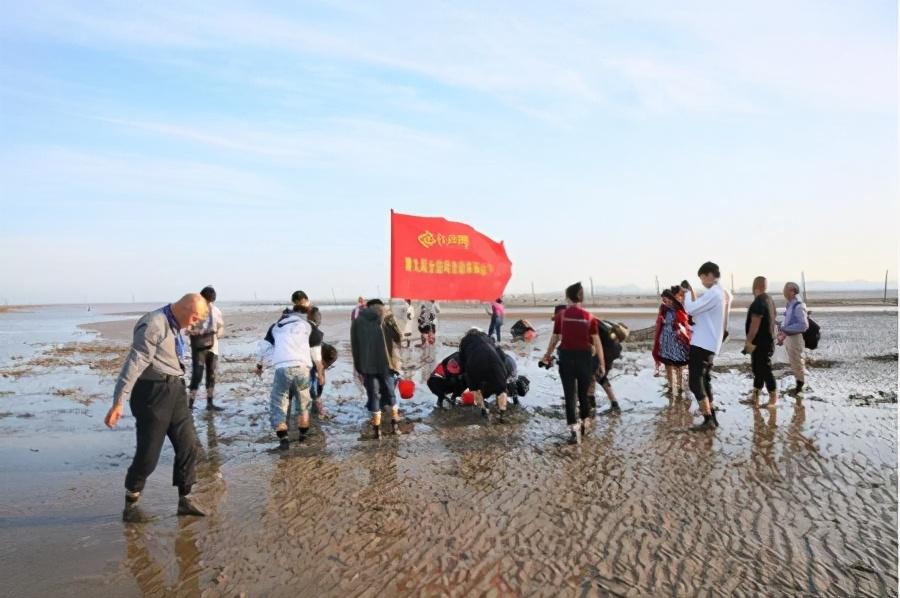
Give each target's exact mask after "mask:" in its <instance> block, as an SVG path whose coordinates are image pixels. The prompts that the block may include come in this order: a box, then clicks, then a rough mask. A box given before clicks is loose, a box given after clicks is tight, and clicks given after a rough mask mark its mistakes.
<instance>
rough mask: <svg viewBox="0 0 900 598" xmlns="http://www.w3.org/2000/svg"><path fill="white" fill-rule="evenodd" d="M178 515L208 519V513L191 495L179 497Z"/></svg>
mask: <svg viewBox="0 0 900 598" xmlns="http://www.w3.org/2000/svg"><path fill="white" fill-rule="evenodd" d="M178 514H179V515H194V516H196V517H206V511H205V510H204V509H203V508H202V507H201V506H200V505H199V504H198V503H197V501H196V500H194V498H193V497H192V496H191V495H187V496H179V497H178Z"/></svg>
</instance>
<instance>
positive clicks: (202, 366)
mask: <svg viewBox="0 0 900 598" xmlns="http://www.w3.org/2000/svg"><path fill="white" fill-rule="evenodd" d="M218 364H219V356H218V355H216V354H215V353H213V352H212V351H210V350H209V349H192V350H191V386H190V388H191V390H197V389H198V388H200V380H201V379H202V378H203V372H204V371H206V388H215V386H216V366H218Z"/></svg>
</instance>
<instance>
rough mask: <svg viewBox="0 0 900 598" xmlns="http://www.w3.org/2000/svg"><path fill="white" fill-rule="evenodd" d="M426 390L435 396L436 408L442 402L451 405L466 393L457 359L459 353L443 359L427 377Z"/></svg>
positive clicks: (463, 374)
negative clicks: (447, 402) (448, 402)
mask: <svg viewBox="0 0 900 598" xmlns="http://www.w3.org/2000/svg"><path fill="white" fill-rule="evenodd" d="M428 389H429V390H431V392H433V393H434V394H435V395H436V396H437V406H438V407H443V406H444V401H450V402H451V403H452V402H453V401H454V399H456V398H457V397H459V396H462V393H464V392H465V391H466V376H465V373H464V372H463V369H462V365H461V362H460V358H459V351H457V352H455V353H451V354H450V355H448V356H447V357H445V358H444V359H443V360H441V362H440V363H439V364H437V366H436V367H435V368H434V370H433V371H432V372H431V376H429V377H428Z"/></svg>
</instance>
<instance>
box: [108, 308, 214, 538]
mask: <svg viewBox="0 0 900 598" xmlns="http://www.w3.org/2000/svg"><path fill="white" fill-rule="evenodd" d="M208 310H209V306H208V303H207V302H206V299H204V298H203V297H202V296H200V295H199V294H189V295H185V296H184V297H182V298H181V299H180V300H178V301H177V302H175V303H170V304H168V305H166V306H165V307H161V308H160V309H157V310H154V311H152V312H150V313H148V314H146V315H144V316H143V317H142V318H141V319H139V320H138V321H137V323H136V324H135V325H134V333H133V340H132V343H131V350H130V351H129V352H128V357H126V358H125V363H124V364H122V370H121V372H120V373H119V378H118V380H117V381H116V387H115V390H114V391H113V397H114V398H113V406H112V407H111V408H110V410H109V412H108V413H107V414H106V418H105V419H104V422H105V423H106V425H107V426H108V427H109V428H114V427H115V426H116V424H117V423H118V422H119V419H120V418H121V417H122V411H123V409H124V405H125V399H126V398H129V397H130V400H129V405H130V407H131V414H132V415H133V416H134V419H135V435H136V437H137V446H136V447H135V451H134V458H133V459H132V462H131V466H129V468H128V472H127V473H126V474H125V509H124V511H123V512H122V519H123V520H125V521H127V522H140V521H144V520H145V517H144V516H143V513H142V512H141V510H140V508H139V507H138V500H139V499H140V497H141V492H143V490H144V485H145V483H146V481H147V478H148V477H149V476H150V474H152V473H153V470H154V469H156V464H157V463H158V462H159V455H160V452H161V451H162V446H163V442H164V441H165V439H166V436H168V437H169V441H170V442H171V443H172V448H174V449H175V462H174V463H173V465H172V483H173V484H174V485H175V486H177V487H178V514H179V515H198V516H204V515H206V512H205V511H204V509H203V508H202V507H201V506H200V505H199V504H198V503H197V501H196V500H195V499H194V497H193V496H192V495H191V489H192V487H193V485H194V483H195V482H196V466H197V447H198V446H199V441H198V440H197V432H196V430H195V429H194V418H193V417H192V416H191V412H190V410H189V409H188V398H187V392H186V389H185V387H184V369H185V368H184V358H185V353H186V347H185V342H184V337H183V336H182V334H181V331H182V330H185V329H187V328H190V327H192V326H194V325H196V324H197V323H199V322H201V321H202V320H203V319H205V318H206V317H207V315H208V313H209V312H208Z"/></svg>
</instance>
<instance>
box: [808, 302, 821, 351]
mask: <svg viewBox="0 0 900 598" xmlns="http://www.w3.org/2000/svg"><path fill="white" fill-rule="evenodd" d="M808 315H812V312H809V314H808ZM807 319H808V320H809V328H807V329H806V332H804V333H803V344H804V345H806V348H807V349H809V350H810V351H812V350H814V349H815V348H816V347H818V346H819V339H820V338H821V337H822V329H821V328H820V327H819V325H818V324H816V322H815V320H813V319H812V318H810V317H807Z"/></svg>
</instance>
